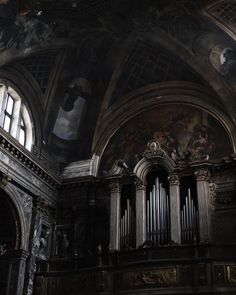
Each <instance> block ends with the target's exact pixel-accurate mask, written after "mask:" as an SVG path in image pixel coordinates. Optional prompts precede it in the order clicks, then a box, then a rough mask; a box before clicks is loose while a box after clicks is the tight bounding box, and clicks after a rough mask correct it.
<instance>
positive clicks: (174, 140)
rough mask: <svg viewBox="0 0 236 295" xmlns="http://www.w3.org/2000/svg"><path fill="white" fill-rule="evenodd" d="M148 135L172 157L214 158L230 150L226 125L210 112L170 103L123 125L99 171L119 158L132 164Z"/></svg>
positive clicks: (110, 143)
mask: <svg viewBox="0 0 236 295" xmlns="http://www.w3.org/2000/svg"><path fill="white" fill-rule="evenodd" d="M151 139H155V140H157V141H158V142H159V143H160V146H161V148H162V149H164V150H165V151H167V152H168V153H169V155H170V156H171V157H172V158H174V159H175V160H178V159H180V160H181V159H183V158H185V157H186V156H188V158H189V160H190V161H191V160H192V161H195V160H204V159H209V160H213V159H214V160H215V159H218V158H221V157H223V156H227V155H229V154H230V153H232V147H231V143H230V139H229V137H228V135H227V133H226V131H225V129H224V128H223V127H222V125H221V124H220V123H219V121H218V120H216V119H215V118H214V117H213V116H212V115H210V114H209V113H207V112H205V111H202V110H200V109H197V108H194V107H190V106H186V105H182V106H181V107H179V105H178V106H177V105H175V104H173V105H172V104H170V105H166V106H159V107H158V108H155V109H153V110H149V111H146V112H144V113H142V114H140V115H138V116H136V117H135V118H134V119H132V120H130V121H129V122H128V123H126V124H125V125H124V126H122V127H121V128H120V129H119V131H117V132H116V134H115V135H114V136H113V138H112V139H111V141H110V142H109V144H108V146H107V147H106V149H105V152H104V154H103V156H102V164H101V169H102V171H103V172H106V171H109V170H110V169H111V167H112V165H113V164H114V162H115V161H116V160H120V159H121V160H124V161H125V163H126V164H127V166H128V167H130V168H134V166H135V164H136V163H137V162H138V161H139V159H140V158H141V157H142V153H143V152H144V150H145V149H146V145H147V143H148V141H150V140H151Z"/></svg>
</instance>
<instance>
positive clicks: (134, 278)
mask: <svg viewBox="0 0 236 295" xmlns="http://www.w3.org/2000/svg"><path fill="white" fill-rule="evenodd" d="M122 278H123V279H122V282H123V288H124V289H131V288H137V287H151V286H155V287H163V286H173V285H176V284H177V269H176V268H174V267H168V268H159V269H150V270H142V271H132V272H124V273H123V274H122Z"/></svg>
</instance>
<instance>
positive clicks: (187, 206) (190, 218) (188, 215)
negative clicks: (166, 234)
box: [181, 189, 199, 244]
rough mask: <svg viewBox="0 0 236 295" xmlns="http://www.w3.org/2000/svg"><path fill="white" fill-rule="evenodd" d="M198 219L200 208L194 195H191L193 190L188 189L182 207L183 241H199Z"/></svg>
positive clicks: (185, 242) (187, 242)
mask: <svg viewBox="0 0 236 295" xmlns="http://www.w3.org/2000/svg"><path fill="white" fill-rule="evenodd" d="M198 219H199V215H198V209H197V207H196V205H195V202H194V198H193V196H191V191H190V189H188V194H187V196H186V197H185V199H184V202H183V206H182V209H181V235H182V243H184V244H189V243H194V242H196V241H198Z"/></svg>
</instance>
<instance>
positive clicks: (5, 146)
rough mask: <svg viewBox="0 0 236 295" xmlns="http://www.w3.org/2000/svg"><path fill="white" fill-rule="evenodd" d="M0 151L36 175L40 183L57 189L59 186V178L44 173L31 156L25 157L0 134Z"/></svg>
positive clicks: (25, 155) (24, 154)
mask: <svg viewBox="0 0 236 295" xmlns="http://www.w3.org/2000/svg"><path fill="white" fill-rule="evenodd" d="M0 150H2V151H3V152H4V153H6V154H7V155H9V157H13V158H14V159H15V160H16V161H17V162H19V163H20V164H22V165H23V166H24V167H25V168H26V169H28V170H30V171H32V172H33V173H34V174H36V175H37V176H38V177H39V178H40V179H41V180H42V181H45V182H46V183H47V184H49V185H50V186H52V187H57V186H59V184H60V179H59V177H56V176H52V175H51V174H50V173H48V172H46V170H44V168H43V167H41V165H40V164H39V163H37V160H36V159H33V156H32V155H27V154H26V153H24V152H23V151H21V150H20V149H19V148H18V147H17V146H16V145H14V144H13V143H11V142H10V140H8V139H7V138H6V137H4V136H3V135H2V134H0Z"/></svg>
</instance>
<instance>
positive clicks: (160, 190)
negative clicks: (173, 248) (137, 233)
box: [147, 177, 170, 245]
mask: <svg viewBox="0 0 236 295" xmlns="http://www.w3.org/2000/svg"><path fill="white" fill-rule="evenodd" d="M147 239H148V240H151V241H154V242H155V243H157V244H158V245H165V244H167V243H168V242H169V241H170V206H169V196H168V194H167V190H166V188H164V186H163V184H162V183H161V182H160V181H159V178H158V177H157V178H156V179H155V184H154V185H153V187H152V189H151V190H150V192H149V196H147Z"/></svg>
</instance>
